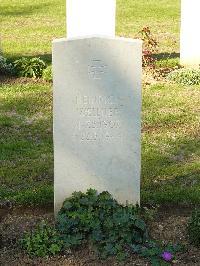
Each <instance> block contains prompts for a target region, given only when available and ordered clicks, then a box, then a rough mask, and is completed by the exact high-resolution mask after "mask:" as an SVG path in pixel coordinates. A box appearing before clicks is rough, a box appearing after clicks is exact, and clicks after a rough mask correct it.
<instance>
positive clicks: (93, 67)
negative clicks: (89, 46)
mask: <svg viewBox="0 0 200 266" xmlns="http://www.w3.org/2000/svg"><path fill="white" fill-rule="evenodd" d="M107 68H108V66H107V65H105V64H104V63H103V62H102V61H101V60H97V59H95V60H92V62H91V64H90V65H89V66H88V75H89V77H90V78H91V79H101V78H102V76H103V75H104V74H105V73H106V72H107Z"/></svg>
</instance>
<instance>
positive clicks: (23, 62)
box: [14, 57, 46, 78]
mask: <svg viewBox="0 0 200 266" xmlns="http://www.w3.org/2000/svg"><path fill="white" fill-rule="evenodd" d="M14 67H15V69H16V72H17V73H18V75H19V76H21V77H29V78H32V77H33V78H39V77H41V76H42V73H43V70H44V69H45V68H46V65H45V63H44V61H43V60H41V59H40V58H39V57H38V58H37V57H35V58H25V57H22V58H20V59H18V60H16V61H14Z"/></svg>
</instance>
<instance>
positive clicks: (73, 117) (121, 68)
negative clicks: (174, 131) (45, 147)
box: [53, 37, 142, 213]
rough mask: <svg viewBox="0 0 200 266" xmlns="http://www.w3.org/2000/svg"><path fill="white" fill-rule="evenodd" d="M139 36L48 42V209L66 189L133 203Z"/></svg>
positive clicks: (136, 167)
mask: <svg viewBox="0 0 200 266" xmlns="http://www.w3.org/2000/svg"><path fill="white" fill-rule="evenodd" d="M141 59H142V41H140V40H132V39H124V38H103V37H102V38H101V37H91V38H83V39H73V40H67V39H59V40H55V41H54V42H53V79H54V191H55V213H57V211H58V210H59V209H60V207H61V206H62V203H63V201H64V200H65V198H66V197H69V196H71V194H72V193H73V192H74V191H83V192H85V191H86V190H87V189H89V188H94V189H96V190H97V191H98V192H101V191H109V192H110V193H111V194H112V195H113V197H114V198H115V199H117V200H118V201H119V202H120V203H123V204H126V203H132V204H136V203H140V166H141V158H140V153H141V143H140V139H141V72H142V60H141Z"/></svg>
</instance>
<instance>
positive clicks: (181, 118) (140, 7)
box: [0, 0, 200, 205]
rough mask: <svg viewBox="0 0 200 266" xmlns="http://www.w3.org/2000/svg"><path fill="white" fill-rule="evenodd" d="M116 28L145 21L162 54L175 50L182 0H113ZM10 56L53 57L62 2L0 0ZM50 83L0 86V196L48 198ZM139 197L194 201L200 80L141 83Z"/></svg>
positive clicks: (199, 173) (131, 28) (199, 160)
mask: <svg viewBox="0 0 200 266" xmlns="http://www.w3.org/2000/svg"><path fill="white" fill-rule="evenodd" d="M117 2H118V8H117V34H118V35H120V36H127V37H134V36H138V31H139V30H141V28H142V27H143V26H149V27H150V28H151V29H152V32H153V34H154V35H155V37H156V38H157V40H158V42H159V44H160V46H159V51H158V53H161V54H162V53H164V54H166V55H167V56H168V55H169V54H170V53H175V54H174V56H175V57H177V56H178V52H179V21H180V1H176V0H169V1H162V0H159V1H156V0H149V1H146V0H140V1H138V0H126V1H124V0H118V1H117ZM0 7H1V16H2V18H1V20H2V21H1V36H2V41H1V42H2V47H3V52H4V55H5V56H7V57H9V58H17V57H21V56H41V57H42V58H43V59H44V60H45V61H46V62H48V63H50V62H51V40H52V39H53V38H59V37H63V36H64V35H65V0H57V1H55V0H45V1H38V0H36V1H31V0H21V1H18V0H12V1H11V0H1V3H0ZM52 137H53V136H52V86H51V84H47V83H43V82H39V81H38V82H33V81H30V82H28V83H26V84H20V83H19V82H17V81H16V82H15V83H14V84H10V85H9V84H1V85H0V200H2V199H5V198H6V199H10V200H13V201H15V202H16V203H17V204H39V205H41V204H47V203H53V140H52ZM141 195H142V203H143V204H151V203H152V204H191V203H192V204H196V203H197V204H200V86H182V85H176V84H171V83H169V82H163V83H158V84H155V85H150V86H147V85H144V86H143V116H142V189H141Z"/></svg>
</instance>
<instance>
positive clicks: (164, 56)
mask: <svg viewBox="0 0 200 266" xmlns="http://www.w3.org/2000/svg"><path fill="white" fill-rule="evenodd" d="M154 57H155V58H156V59H157V60H166V59H179V58H180V53H158V54H154Z"/></svg>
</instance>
